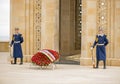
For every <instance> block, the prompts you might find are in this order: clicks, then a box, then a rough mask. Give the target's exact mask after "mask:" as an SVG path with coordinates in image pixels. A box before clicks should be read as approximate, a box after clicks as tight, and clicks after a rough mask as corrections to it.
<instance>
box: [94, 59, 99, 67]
mask: <svg viewBox="0 0 120 84" xmlns="http://www.w3.org/2000/svg"><path fill="white" fill-rule="evenodd" d="M98 66H99V61H98V60H97V62H96V67H95V68H96V69H97V68H98Z"/></svg>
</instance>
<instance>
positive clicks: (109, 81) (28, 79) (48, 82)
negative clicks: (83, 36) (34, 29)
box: [0, 53, 120, 84]
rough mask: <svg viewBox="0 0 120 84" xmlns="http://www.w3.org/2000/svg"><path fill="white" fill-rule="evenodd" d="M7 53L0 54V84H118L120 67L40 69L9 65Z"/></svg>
mask: <svg viewBox="0 0 120 84" xmlns="http://www.w3.org/2000/svg"><path fill="white" fill-rule="evenodd" d="M8 56H9V54H8V53H0V84H120V67H111V66H108V67H107V69H105V70H104V69H102V67H100V69H92V67H91V66H80V65H65V64H57V67H56V69H55V70H52V69H51V67H48V69H41V68H40V67H38V66H33V65H31V64H30V63H24V64H23V65H19V64H17V65H11V64H10V63H9V62H8V60H7V59H8Z"/></svg>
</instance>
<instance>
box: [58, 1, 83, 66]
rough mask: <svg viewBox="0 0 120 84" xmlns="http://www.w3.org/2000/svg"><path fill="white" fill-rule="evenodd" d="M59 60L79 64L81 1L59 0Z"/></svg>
mask: <svg viewBox="0 0 120 84" xmlns="http://www.w3.org/2000/svg"><path fill="white" fill-rule="evenodd" d="M59 10H60V21H59V22H60V23H59V24H60V30H59V31H60V42H59V43H60V55H61V56H60V60H59V63H64V64H80V54H81V31H82V30H81V29H82V18H81V16H82V12H81V11H82V3H81V0H60V9H59Z"/></svg>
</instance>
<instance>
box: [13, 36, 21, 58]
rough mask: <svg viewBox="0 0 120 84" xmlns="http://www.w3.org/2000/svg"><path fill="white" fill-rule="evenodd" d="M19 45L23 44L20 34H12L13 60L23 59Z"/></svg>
mask: <svg viewBox="0 0 120 84" xmlns="http://www.w3.org/2000/svg"><path fill="white" fill-rule="evenodd" d="M21 43H23V37H22V34H13V37H12V41H11V46H12V45H13V57H14V58H22V57H23V53H22V48H21Z"/></svg>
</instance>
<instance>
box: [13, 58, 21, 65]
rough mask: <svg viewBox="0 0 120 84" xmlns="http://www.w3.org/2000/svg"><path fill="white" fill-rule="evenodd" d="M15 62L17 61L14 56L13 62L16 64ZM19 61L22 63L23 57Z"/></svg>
mask: <svg viewBox="0 0 120 84" xmlns="http://www.w3.org/2000/svg"><path fill="white" fill-rule="evenodd" d="M16 62H17V58H16V57H15V58H14V63H15V64H16ZM20 63H23V57H21V58H20Z"/></svg>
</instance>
